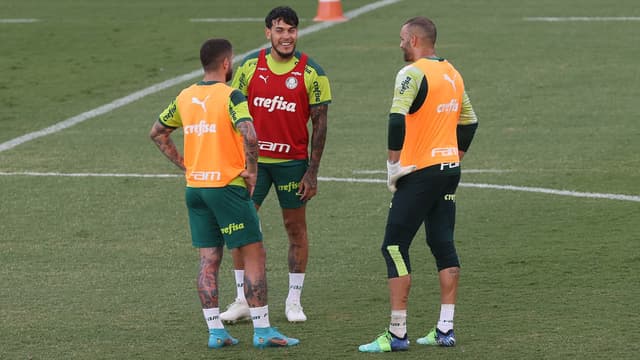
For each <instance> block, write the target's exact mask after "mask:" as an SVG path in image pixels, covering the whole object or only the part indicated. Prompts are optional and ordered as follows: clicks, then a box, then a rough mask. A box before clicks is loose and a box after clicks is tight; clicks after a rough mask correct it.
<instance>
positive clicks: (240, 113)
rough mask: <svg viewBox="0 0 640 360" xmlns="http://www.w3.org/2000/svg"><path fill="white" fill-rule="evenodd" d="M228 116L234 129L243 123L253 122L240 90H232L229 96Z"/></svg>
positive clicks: (244, 97)
mask: <svg viewBox="0 0 640 360" xmlns="http://www.w3.org/2000/svg"><path fill="white" fill-rule="evenodd" d="M229 115H230V116H231V122H233V126H234V127H236V125H237V124H239V123H241V122H243V121H253V118H252V117H251V114H250V113H249V105H248V104H247V98H246V96H244V94H243V93H242V92H241V91H240V90H237V89H236V90H233V91H232V92H231V95H230V96H229Z"/></svg>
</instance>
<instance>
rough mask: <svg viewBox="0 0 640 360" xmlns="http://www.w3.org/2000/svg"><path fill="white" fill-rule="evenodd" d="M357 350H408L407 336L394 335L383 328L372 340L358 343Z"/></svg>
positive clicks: (376, 351)
mask: <svg viewBox="0 0 640 360" xmlns="http://www.w3.org/2000/svg"><path fill="white" fill-rule="evenodd" d="M358 350H360V351H361V352H373V353H378V352H390V351H406V350H409V337H408V336H407V335H405V336H404V339H400V338H397V337H395V335H393V334H392V333H390V332H389V330H385V332H384V333H382V334H380V336H378V337H377V338H376V339H375V340H373V342H370V343H368V344H364V345H360V347H358Z"/></svg>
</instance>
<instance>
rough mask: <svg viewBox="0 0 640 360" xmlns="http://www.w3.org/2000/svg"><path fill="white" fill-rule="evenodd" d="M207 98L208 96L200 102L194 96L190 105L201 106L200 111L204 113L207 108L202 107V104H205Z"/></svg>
mask: <svg viewBox="0 0 640 360" xmlns="http://www.w3.org/2000/svg"><path fill="white" fill-rule="evenodd" d="M209 96H210V95H207V97H206V98H204V100H202V101H200V99H198V98H197V97H195V96H194V97H192V98H191V103H192V104H196V105H200V106H202V110H203V111H204V112H207V108H206V107H205V106H204V103H206V102H207V99H209Z"/></svg>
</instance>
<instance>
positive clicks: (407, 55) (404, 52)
mask: <svg viewBox="0 0 640 360" xmlns="http://www.w3.org/2000/svg"><path fill="white" fill-rule="evenodd" d="M402 54H403V55H404V61H406V62H409V61H413V59H412V58H411V54H409V52H408V51H407V50H405V49H402Z"/></svg>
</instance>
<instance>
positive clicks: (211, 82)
mask: <svg viewBox="0 0 640 360" xmlns="http://www.w3.org/2000/svg"><path fill="white" fill-rule="evenodd" d="M219 82H220V81H215V80H211V81H203V80H201V81H198V85H213V84H217V83H219Z"/></svg>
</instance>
